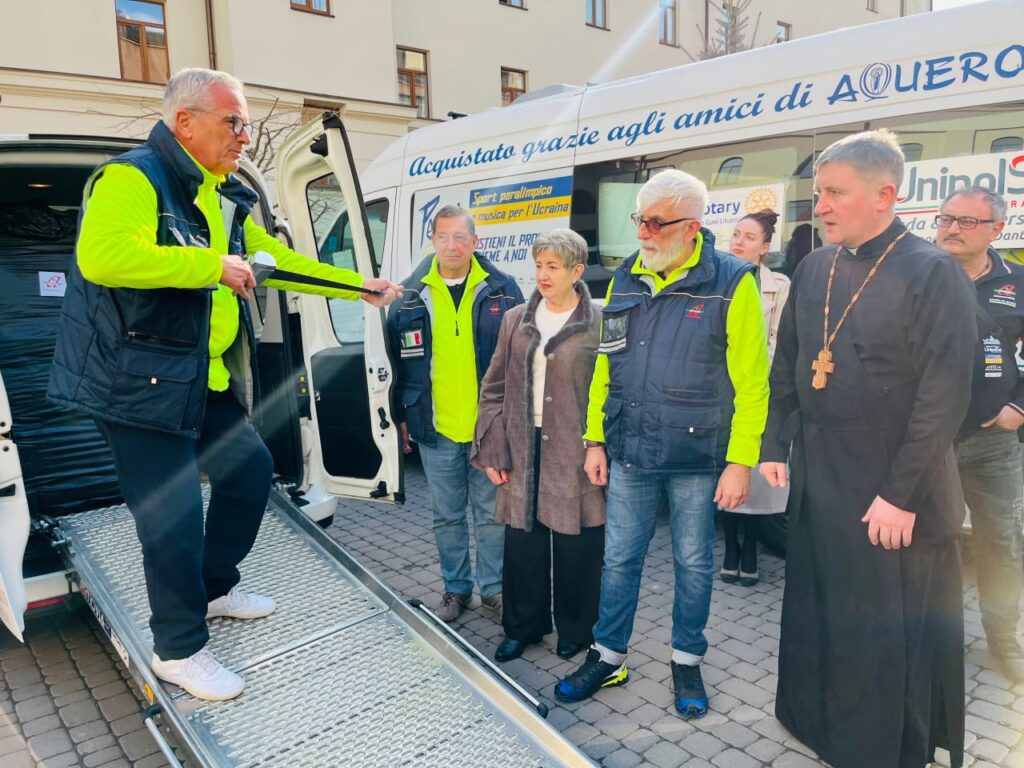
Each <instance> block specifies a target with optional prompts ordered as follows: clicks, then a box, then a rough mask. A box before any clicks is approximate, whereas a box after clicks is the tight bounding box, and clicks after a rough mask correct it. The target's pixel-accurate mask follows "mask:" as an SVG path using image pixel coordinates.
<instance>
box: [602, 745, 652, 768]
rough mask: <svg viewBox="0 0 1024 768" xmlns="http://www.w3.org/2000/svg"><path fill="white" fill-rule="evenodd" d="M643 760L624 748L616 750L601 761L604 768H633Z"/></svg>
mask: <svg viewBox="0 0 1024 768" xmlns="http://www.w3.org/2000/svg"><path fill="white" fill-rule="evenodd" d="M643 761H644V760H643V758H642V757H640V755H638V754H637V753H636V752H633V751H632V750H630V749H626V748H625V747H623V748H621V749H617V750H615V751H614V752H612V753H611V754H610V755H608V756H607V757H606V758H605V759H604V760H602V761H601V763H602V765H604V766H605V768H633V767H634V766H637V765H640V763H642V762H643Z"/></svg>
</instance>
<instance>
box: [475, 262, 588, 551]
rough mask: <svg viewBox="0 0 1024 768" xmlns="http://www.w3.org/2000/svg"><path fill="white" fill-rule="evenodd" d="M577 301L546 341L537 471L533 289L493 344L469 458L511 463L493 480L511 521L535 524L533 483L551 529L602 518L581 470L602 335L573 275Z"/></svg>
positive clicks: (570, 528) (480, 463)
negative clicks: (504, 476) (499, 481)
mask: <svg viewBox="0 0 1024 768" xmlns="http://www.w3.org/2000/svg"><path fill="white" fill-rule="evenodd" d="M576 291H577V292H578V293H579V294H580V302H579V304H578V305H577V307H576V309H575V310H574V311H573V313H572V315H571V316H570V317H569V320H568V322H566V324H565V325H564V326H563V327H562V329H561V330H560V331H559V332H558V333H557V334H555V336H553V337H552V338H551V340H550V341H549V342H548V343H547V346H546V347H545V348H544V352H545V354H547V355H548V360H547V369H546V371H545V374H544V418H543V427H542V433H541V434H542V435H543V437H542V438H541V439H542V442H541V446H542V447H541V463H540V477H539V478H538V477H536V476H535V475H536V473H535V472H534V446H535V438H534V430H535V427H534V423H533V355H534V352H535V351H536V349H537V345H538V344H539V343H540V331H539V330H538V329H537V326H536V324H535V321H534V318H535V316H536V311H537V306H538V304H539V303H540V302H541V301H542V298H541V296H540V293H538V292H536V291H534V294H533V295H532V296H531V297H530V300H529V302H527V303H526V304H521V305H519V306H518V307H515V308H513V309H511V310H509V311H508V313H507V314H506V315H505V318H504V319H503V321H502V324H501V334H500V336H499V338H498V347H497V349H496V350H495V352H494V357H493V358H492V359H491V365H490V368H488V369H487V374H486V375H485V376H484V379H483V382H481V385H480V412H479V416H478V417H477V423H476V439H475V441H474V444H473V458H472V462H473V464H474V465H475V466H477V467H480V468H481V469H482V468H484V467H494V468H496V469H507V470H508V471H509V482H508V483H506V484H504V485H501V486H499V487H498V499H497V506H496V509H495V519H496V520H497V521H498V522H499V523H505V524H506V525H511V526H512V527H513V528H518V529H521V530H526V531H529V530H531V529H532V528H533V519H534V507H533V497H534V489H535V488H536V487H538V486H537V484H538V483H539V491H538V493H537V519H538V520H540V522H541V523H543V524H544V525H546V526H547V527H548V528H550V529H551V530H553V531H557V532H558V533H566V534H578V533H579V532H580V528H581V527H584V528H590V527H593V526H598V525H604V522H605V514H604V489H603V488H600V487H598V486H594V485H591V483H590V480H588V479H587V475H586V473H585V472H584V471H583V462H584V459H585V458H586V450H585V449H584V447H583V439H582V435H583V432H584V430H585V425H586V412H587V399H588V395H589V391H590V379H591V377H592V376H593V373H594V360H595V359H596V356H597V344H598V341H599V335H600V324H601V319H600V313H599V312H596V311H595V308H594V305H593V304H592V303H591V300H590V292H589V291H588V290H587V286H586V284H585V283H584V282H583V281H582V280H580V281H578V282H577V283H576Z"/></svg>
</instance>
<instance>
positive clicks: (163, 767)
mask: <svg viewBox="0 0 1024 768" xmlns="http://www.w3.org/2000/svg"><path fill="white" fill-rule="evenodd" d="M169 766H170V763H168V762H167V758H166V757H164V756H163V753H161V752H157V753H156V754H153V755H149V756H148V757H144V758H142V759H141V760H136V761H135V763H134V764H133V765H132V768H169Z"/></svg>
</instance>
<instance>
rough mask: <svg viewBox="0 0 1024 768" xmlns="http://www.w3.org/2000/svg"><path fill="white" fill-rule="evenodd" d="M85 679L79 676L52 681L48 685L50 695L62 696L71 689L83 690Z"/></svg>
mask: <svg viewBox="0 0 1024 768" xmlns="http://www.w3.org/2000/svg"><path fill="white" fill-rule="evenodd" d="M84 690H85V680H83V679H82V678H80V677H70V678H67V679H66V680H61V681H60V682H58V683H52V684H51V685H50V695H51V696H64V695H66V694H68V693H71V692H72V691H84Z"/></svg>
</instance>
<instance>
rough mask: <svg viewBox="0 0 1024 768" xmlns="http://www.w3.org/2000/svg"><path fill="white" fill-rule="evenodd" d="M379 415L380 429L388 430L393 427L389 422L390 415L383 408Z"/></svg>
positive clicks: (379, 410)
mask: <svg viewBox="0 0 1024 768" xmlns="http://www.w3.org/2000/svg"><path fill="white" fill-rule="evenodd" d="M377 415H378V416H380V428H381V429H387V428H388V427H390V426H391V422H390V421H388V414H387V412H386V411H385V410H384V409H383V408H378V409H377Z"/></svg>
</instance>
